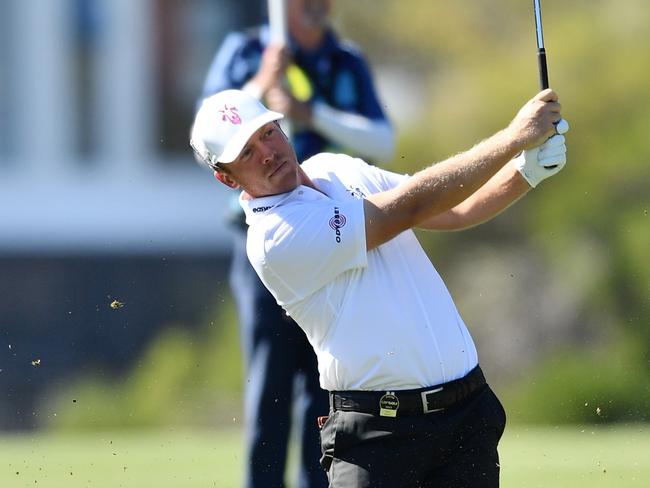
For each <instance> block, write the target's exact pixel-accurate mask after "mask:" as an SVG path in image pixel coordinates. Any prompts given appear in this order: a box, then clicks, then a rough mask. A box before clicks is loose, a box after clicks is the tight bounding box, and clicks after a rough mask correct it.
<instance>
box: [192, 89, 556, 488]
mask: <svg viewBox="0 0 650 488" xmlns="http://www.w3.org/2000/svg"><path fill="white" fill-rule="evenodd" d="M281 117H282V115H281V114H279V113H276V112H273V111H269V110H268V109H266V108H265V107H264V106H263V105H262V104H261V103H260V102H258V101H257V99H255V98H253V97H251V96H250V95H247V94H246V93H244V92H242V91H238V90H226V91H222V92H219V93H217V94H215V95H213V96H211V97H209V98H207V99H206V100H204V102H203V103H202V105H201V107H200V109H199V111H198V112H197V115H196V118H195V121H194V126H193V128H192V134H191V141H190V143H191V145H192V147H193V148H194V150H195V152H196V153H197V155H198V157H199V159H200V160H201V161H203V162H204V163H205V164H206V165H207V166H208V167H210V168H211V169H212V170H213V171H214V175H215V177H216V178H217V179H218V180H219V181H220V182H222V183H224V184H226V185H227V186H229V187H231V188H238V189H241V195H240V204H241V206H242V207H243V208H244V210H245V213H246V220H247V224H248V226H249V228H248V238H247V253H248V257H249V259H250V261H251V263H252V265H253V267H254V268H255V270H256V272H257V274H258V275H259V277H260V278H261V280H262V282H263V283H264V284H265V286H266V287H267V288H268V289H269V290H270V292H271V293H272V294H273V296H274V297H275V299H276V301H277V302H278V304H279V305H281V306H282V307H283V308H284V310H285V311H286V313H287V314H288V315H290V316H291V317H292V318H293V319H294V320H295V321H296V322H297V323H298V325H299V326H300V327H301V328H302V329H303V330H304V331H305V333H306V335H307V337H308V339H309V342H310V343H311V345H312V346H313V348H314V350H315V352H316V355H317V357H318V368H319V374H320V384H321V386H322V387H323V388H324V389H326V390H328V391H329V392H330V393H329V395H330V411H329V416H328V418H327V420H326V421H325V422H324V425H322V429H321V449H322V458H321V464H322V466H323V467H324V469H325V470H326V471H327V473H328V477H329V482H330V486H331V487H334V488H363V487H372V488H378V487H390V488H394V487H408V488H413V487H436V488H439V487H450V488H451V487H453V488H459V487H496V486H498V483H499V458H498V453H497V445H498V442H499V439H500V438H501V435H502V433H503V430H504V427H505V412H504V410H503V407H502V405H501V403H500V402H499V400H498V399H497V397H496V396H495V394H494V393H493V392H492V390H491V389H490V387H489V386H488V385H487V384H486V380H485V377H484V375H483V373H482V372H481V369H480V367H479V365H478V356H477V352H476V348H475V346H474V343H473V341H472V338H471V336H470V334H469V332H468V330H467V327H466V326H465V324H464V323H463V320H462V319H461V317H460V315H459V313H458V311H457V309H456V306H455V305H454V302H453V300H452V298H451V296H450V294H449V292H448V291H447V289H446V287H445V285H444V283H443V281H442V279H441V278H440V276H439V275H438V273H437V272H436V270H435V268H434V267H433V265H432V264H431V262H430V260H429V258H428V257H427V255H426V254H425V253H424V251H423V249H422V247H421V246H420V244H419V243H418V241H417V239H416V237H415V235H414V233H413V231H412V230H411V229H413V228H421V229H430V230H440V229H445V230H450V229H462V228H466V227H470V226H473V225H476V224H479V223H481V222H484V221H486V220H488V219H490V218H492V217H494V216H495V215H497V214H498V213H500V212H501V211H502V210H504V209H505V208H506V207H508V206H509V205H510V204H512V203H513V202H514V201H516V200H517V199H518V198H520V197H521V196H522V195H524V194H525V193H526V192H527V191H529V190H530V188H531V187H534V186H536V185H537V184H538V183H539V182H541V181H542V180H544V179H545V178H548V177H549V176H552V175H554V174H556V173H557V172H558V171H560V170H561V169H562V167H563V166H564V165H565V163H566V147H565V140H564V137H563V136H562V135H560V134H559V132H565V131H566V129H567V128H568V126H567V124H566V123H565V121H564V120H562V118H561V107H560V104H559V102H558V97H557V95H556V93H555V92H554V91H552V90H550V89H547V90H544V91H542V92H540V93H538V94H537V95H536V96H535V97H534V98H532V99H531V100H530V101H528V102H527V103H526V104H525V105H524V106H523V107H522V108H521V109H520V110H519V111H518V113H517V114H516V115H515V117H514V118H513V119H512V121H511V122H510V123H509V124H508V126H507V127H506V128H504V129H503V130H501V131H499V132H497V133H496V134H494V135H493V136H491V137H489V138H487V139H485V140H483V141H482V142H480V143H478V144H476V145H475V146H474V147H472V148H471V149H469V150H468V151H465V152H463V153H460V154H457V155H455V156H453V157H451V158H449V159H447V160H445V161H443V162H440V163H437V164H434V165H432V166H429V167H427V168H426V169H423V170H421V171H419V172H417V173H415V174H414V175H412V176H408V175H400V174H395V173H391V172H388V171H385V170H381V169H379V168H377V167H374V166H370V165H368V164H366V163H365V162H364V161H362V160H360V159H354V158H350V157H348V156H345V155H342V154H330V153H321V154H317V155H315V156H313V157H311V158H310V159H308V160H306V161H305V162H303V163H302V165H301V164H299V162H298V161H297V159H296V156H295V153H294V150H293V149H292V147H291V145H290V144H289V142H288V139H287V137H286V136H285V134H284V133H283V132H282V130H281V129H280V126H279V124H278V122H277V121H278V119H280V118H281Z"/></svg>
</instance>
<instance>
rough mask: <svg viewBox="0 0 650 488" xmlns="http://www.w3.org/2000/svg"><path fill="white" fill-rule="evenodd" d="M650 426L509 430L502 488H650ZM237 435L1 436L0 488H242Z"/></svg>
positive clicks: (233, 432) (218, 432)
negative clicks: (649, 460)
mask: <svg viewBox="0 0 650 488" xmlns="http://www.w3.org/2000/svg"><path fill="white" fill-rule="evenodd" d="M648 459H650V426H647V425H638V426H628V427H612V428H608V429H603V428H594V427H584V428H583V427H562V428H526V427H521V426H517V427H509V428H508V429H506V434H505V436H504V438H503V440H502V443H501V464H502V477H501V478H502V483H501V486H502V487H503V488H525V487H531V488H536V487H545V488H546V487H550V486H552V487H554V488H569V487H570V488H600V487H617V488H628V487H644V488H645V487H648V486H650V463H648ZM242 464H243V451H242V438H241V432H240V431H238V430H215V431H210V430H205V431H200V432H197V431H175V430H167V431H163V430H161V431H154V432H150V431H144V432H141V431H132V432H128V431H127V432H114V433H84V434H74V435H73V434H65V435H62V434H61V435H54V434H40V433H34V434H27V435H20V436H9V435H5V436H2V437H0V487H2V488H21V487H28V486H29V487H41V488H64V487H65V488H82V487H92V488H119V487H124V488H146V487H157V488H172V487H173V488H194V487H196V488H199V487H201V488H210V487H214V488H239V487H240V486H241V481H242Z"/></svg>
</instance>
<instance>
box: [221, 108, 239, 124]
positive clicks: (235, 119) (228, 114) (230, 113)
mask: <svg viewBox="0 0 650 488" xmlns="http://www.w3.org/2000/svg"><path fill="white" fill-rule="evenodd" d="M219 113H220V114H221V120H222V121H223V122H226V121H228V122H230V123H231V124H235V125H239V124H241V117H240V116H239V114H238V113H237V107H235V106H233V107H229V106H228V105H227V104H224V106H223V109H222V110H219Z"/></svg>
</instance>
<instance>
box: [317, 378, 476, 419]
mask: <svg viewBox="0 0 650 488" xmlns="http://www.w3.org/2000/svg"><path fill="white" fill-rule="evenodd" d="M483 385H485V376H483V371H481V368H480V367H479V366H476V368H474V369H473V370H472V371H470V372H469V373H468V374H467V375H466V376H464V377H463V378H460V379H457V380H453V381H450V382H449V383H444V384H442V385H437V386H431V387H427V388H419V389H417V390H395V391H332V392H330V408H331V409H332V410H343V411H346V412H361V413H370V414H373V415H381V416H383V417H397V416H398V415H399V416H400V417H403V416H413V415H422V414H427V413H433V412H441V411H443V410H445V409H447V408H450V407H453V406H454V405H456V404H458V403H460V402H462V401H463V400H465V399H466V398H467V397H469V396H470V395H471V394H472V393H473V392H475V391H476V390H478V389H479V388H480V387H481V386H483Z"/></svg>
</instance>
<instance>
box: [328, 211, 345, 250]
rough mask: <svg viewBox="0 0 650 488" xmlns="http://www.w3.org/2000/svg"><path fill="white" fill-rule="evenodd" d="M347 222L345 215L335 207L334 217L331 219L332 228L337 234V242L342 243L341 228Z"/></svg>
mask: <svg viewBox="0 0 650 488" xmlns="http://www.w3.org/2000/svg"><path fill="white" fill-rule="evenodd" d="M346 222H347V219H346V218H345V215H343V214H342V213H341V212H340V211H339V208H338V207H334V217H332V218H331V219H330V227H331V228H332V229H334V232H335V233H336V242H337V243H338V242H341V227H343V226H344V225H345V224H346Z"/></svg>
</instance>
